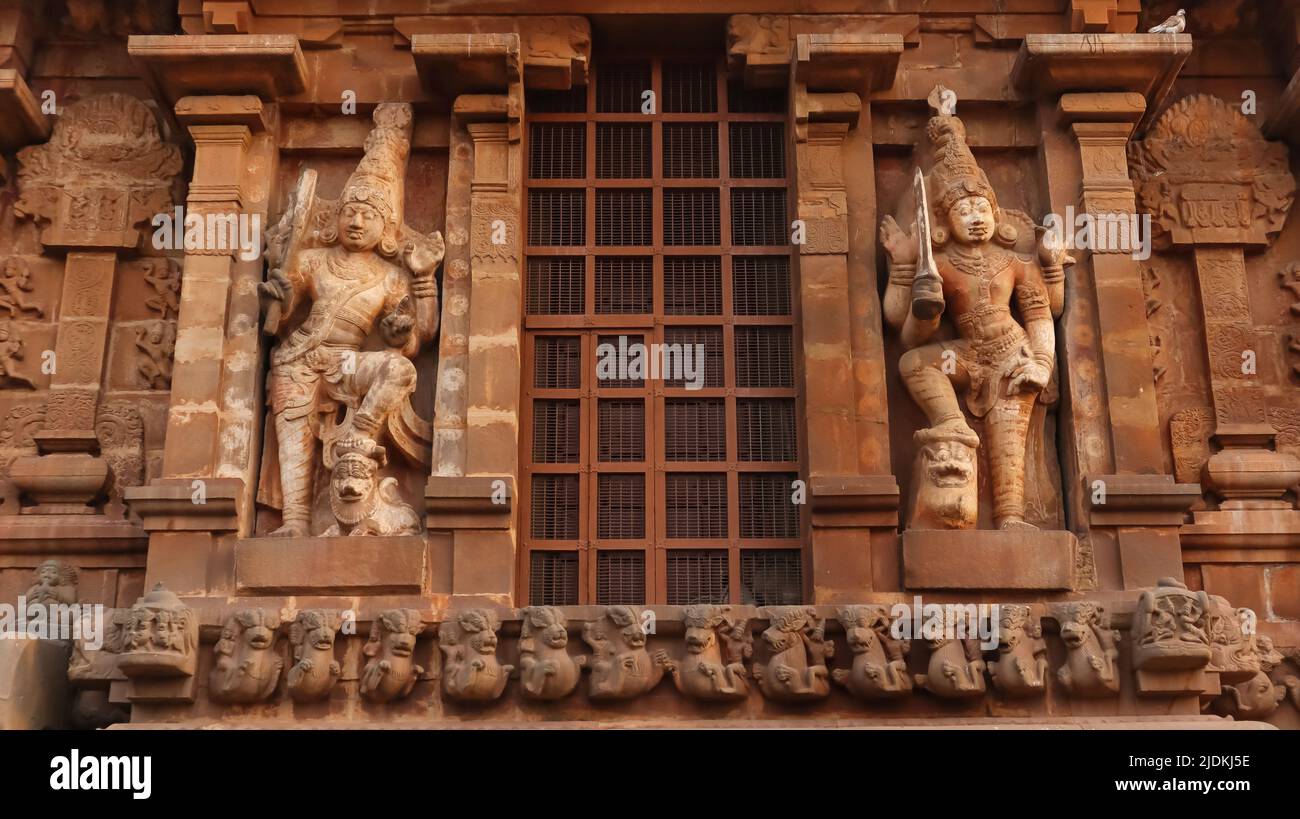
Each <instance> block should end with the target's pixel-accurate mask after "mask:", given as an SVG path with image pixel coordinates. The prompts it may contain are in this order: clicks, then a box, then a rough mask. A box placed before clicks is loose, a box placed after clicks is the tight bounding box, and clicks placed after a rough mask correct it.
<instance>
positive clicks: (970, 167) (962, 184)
mask: <svg viewBox="0 0 1300 819" xmlns="http://www.w3.org/2000/svg"><path fill="white" fill-rule="evenodd" d="M941 101H942V102H941ZM954 102H955V98H954V97H953V96H952V92H950V91H948V90H947V89H946V88H944V87H943V86H942V85H939V86H935V89H934V91H932V92H931V93H930V106H931V108H932V109H933V110H934V112H935V113H934V116H932V117H930V121H929V122H928V123H927V124H926V126H925V134H926V136H927V137H929V139H930V143H931V144H932V145H934V165H933V167H932V168H931V169H930V174H929V183H930V201H931V202H933V203H934V209H935V212H936V214H937V215H939V216H942V217H945V218H946V216H947V214H948V211H949V210H951V209H952V206H953V205H955V204H957V203H958V202H960V201H961V200H962V199H965V198H966V197H968V196H983V197H984V198H985V199H987V200H989V204H990V205H992V206H993V209H994V210H995V211H996V210H997V207H998V199H997V195H996V194H995V193H994V192H993V186H992V185H990V184H989V179H988V177H987V176H985V175H984V171H983V170H981V169H980V166H979V164H978V163H976V161H975V155H974V154H972V153H971V151H970V146H968V145H967V144H966V126H965V125H963V124H962V121H961V120H960V119H958V118H957V116H956V115H955V114H954V113H952V111H953V110H954V109H953V103H954Z"/></svg>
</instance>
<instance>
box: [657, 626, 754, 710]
mask: <svg viewBox="0 0 1300 819" xmlns="http://www.w3.org/2000/svg"><path fill="white" fill-rule="evenodd" d="M682 619H683V621H684V623H685V626H686V634H685V637H684V642H685V643H686V654H685V656H683V657H682V659H680V660H669V661H668V663H667V668H668V672H669V673H670V674H672V677H673V684H674V685H676V686H677V690H678V691H680V692H682V693H683V694H685V695H686V696H688V697H692V698H694V699H701V700H742V699H744V698H745V697H747V696H749V683H748V682H746V678H747V677H748V676H749V673H748V672H747V671H746V670H745V659H746V658H748V657H751V656H753V653H754V649H753V645H752V642H753V637H752V635H751V634H750V631H749V622H748V621H747V620H744V619H739V618H736V617H734V616H732V613H731V607H730V606H687V607H686V608H685V609H683V611H682Z"/></svg>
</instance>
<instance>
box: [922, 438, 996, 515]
mask: <svg viewBox="0 0 1300 819" xmlns="http://www.w3.org/2000/svg"><path fill="white" fill-rule="evenodd" d="M912 442H913V443H914V444H916V446H917V450H918V452H919V454H920V461H921V476H920V480H919V481H918V482H917V490H916V491H917V494H916V503H914V504H913V505H912V516H911V522H910V523H909V524H908V526H909V528H911V529H974V528H975V526H976V524H977V523H978V518H979V481H978V480H977V468H978V467H977V460H978V459H977V458H976V450H977V449H978V448H979V438H977V437H976V436H974V435H969V436H968V435H965V434H962V433H948V432H944V431H940V430H934V429H920V430H917V431H916V434H915V435H913V436H912Z"/></svg>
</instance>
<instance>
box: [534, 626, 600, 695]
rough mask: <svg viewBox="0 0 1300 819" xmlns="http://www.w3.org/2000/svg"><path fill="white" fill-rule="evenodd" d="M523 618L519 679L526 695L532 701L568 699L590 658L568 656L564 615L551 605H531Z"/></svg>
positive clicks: (567, 633) (567, 632)
mask: <svg viewBox="0 0 1300 819" xmlns="http://www.w3.org/2000/svg"><path fill="white" fill-rule="evenodd" d="M520 618H521V620H522V622H521V624H520V631H519V678H520V682H521V683H522V685H523V689H524V696H525V697H526V698H528V699H532V700H558V699H561V698H562V697H567V696H568V695H569V694H570V693H571V692H572V691H573V689H574V688H576V687H577V685H578V680H579V678H580V677H581V676H582V669H583V668H584V667H585V666H586V665H587V658H586V657H585V656H577V657H574V656H571V655H570V654H569V652H568V649H567V646H568V645H569V631H568V629H567V628H566V627H565V625H566V624H565V620H564V612H562V611H560V610H559V609H557V608H554V607H552V606H529V607H527V608H525V609H523V610H522V611H521V612H520Z"/></svg>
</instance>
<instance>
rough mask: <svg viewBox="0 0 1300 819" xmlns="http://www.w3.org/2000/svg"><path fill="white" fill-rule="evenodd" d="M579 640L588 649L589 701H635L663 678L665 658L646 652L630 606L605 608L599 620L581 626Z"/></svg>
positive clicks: (641, 630)
mask: <svg viewBox="0 0 1300 819" xmlns="http://www.w3.org/2000/svg"><path fill="white" fill-rule="evenodd" d="M582 640H583V642H585V643H586V644H587V645H588V646H590V647H591V653H592V657H591V660H590V661H589V663H588V665H589V666H590V667H591V680H590V681H589V683H588V685H589V688H588V690H587V696H588V697H590V698H591V699H593V700H624V699H631V698H632V697H639V696H641V695H642V694H644V693H646V692H647V691H649V690H650V689H652V688H654V687H655V686H656V685H658V684H659V682H660V681H661V680H662V679H663V677H664V666H665V664H666V663H667V661H668V655H667V654H666V653H665V652H663V651H658V652H655V655H654V656H653V657H652V656H651V655H650V652H649V651H648V650H647V649H646V631H645V627H644V626H643V625H642V624H641V611H640V610H639V609H636V608H633V607H632V606H606V607H605V609H604V612H603V614H602V616H601V617H600V619H597V620H592V621H590V622H587V623H585V624H583V627H582Z"/></svg>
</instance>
